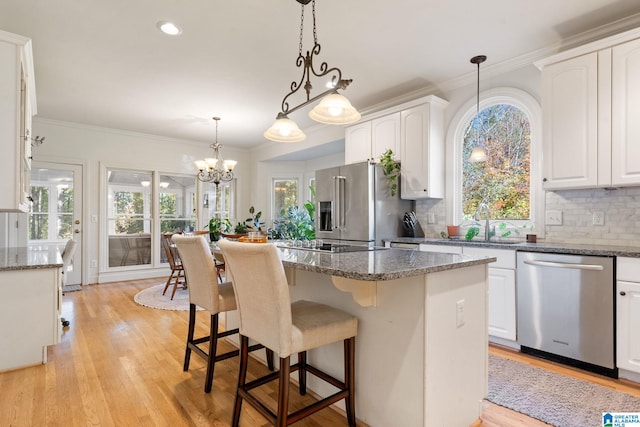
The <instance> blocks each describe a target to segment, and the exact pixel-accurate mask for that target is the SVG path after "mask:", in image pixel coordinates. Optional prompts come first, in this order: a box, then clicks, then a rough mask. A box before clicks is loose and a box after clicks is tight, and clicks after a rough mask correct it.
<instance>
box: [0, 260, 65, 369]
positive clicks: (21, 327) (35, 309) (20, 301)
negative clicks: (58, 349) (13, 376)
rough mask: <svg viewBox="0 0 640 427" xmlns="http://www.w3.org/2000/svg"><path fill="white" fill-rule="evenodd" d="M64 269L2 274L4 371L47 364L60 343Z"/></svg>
mask: <svg viewBox="0 0 640 427" xmlns="http://www.w3.org/2000/svg"><path fill="white" fill-rule="evenodd" d="M61 286H62V285H61V280H60V268H31V269H24V270H6V271H0V293H2V299H1V300H0V323H1V324H2V325H4V326H3V328H2V331H1V332H0V348H2V351H0V371H5V370H9V369H15V368H21V367H26V366H31V365H37V364H41V363H46V362H47V346H49V345H53V344H57V343H58V341H59V340H60V332H61V324H60V313H61V300H62V287H61Z"/></svg>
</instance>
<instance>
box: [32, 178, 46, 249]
mask: <svg viewBox="0 0 640 427" xmlns="http://www.w3.org/2000/svg"><path fill="white" fill-rule="evenodd" d="M31 197H32V198H33V204H32V205H31V213H30V215H29V240H48V239H49V187H47V186H42V185H32V186H31Z"/></svg>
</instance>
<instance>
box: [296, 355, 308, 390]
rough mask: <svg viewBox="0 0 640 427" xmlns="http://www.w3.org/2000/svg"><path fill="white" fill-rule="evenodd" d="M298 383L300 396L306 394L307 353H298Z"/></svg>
mask: <svg viewBox="0 0 640 427" xmlns="http://www.w3.org/2000/svg"><path fill="white" fill-rule="evenodd" d="M298 366H299V367H298V383H299V384H300V394H301V395H302V396H304V395H305V394H307V352H306V351H302V352H300V353H298Z"/></svg>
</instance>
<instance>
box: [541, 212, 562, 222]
mask: <svg viewBox="0 0 640 427" xmlns="http://www.w3.org/2000/svg"><path fill="white" fill-rule="evenodd" d="M545 223H546V225H562V211H547V213H546V216H545Z"/></svg>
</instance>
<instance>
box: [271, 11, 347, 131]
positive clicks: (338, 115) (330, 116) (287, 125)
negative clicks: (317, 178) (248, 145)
mask: <svg viewBox="0 0 640 427" xmlns="http://www.w3.org/2000/svg"><path fill="white" fill-rule="evenodd" d="M296 1H297V2H298V3H300V4H301V5H302V12H301V15H300V43H299V45H298V58H297V59H296V64H297V66H298V67H303V70H302V77H301V78H300V81H298V82H296V81H293V82H291V92H289V93H288V94H287V95H285V97H284V99H283V100H282V111H281V112H279V113H278V115H277V117H276V121H275V122H274V124H273V125H272V126H271V127H270V128H269V129H268V130H267V131H266V132H265V133H264V137H265V138H267V139H268V140H271V141H276V142H300V141H302V140H304V139H305V138H306V135H305V134H304V133H303V132H302V131H301V130H300V128H299V127H298V125H297V124H296V122H294V121H293V120H291V119H290V118H289V117H288V115H289V114H290V113H293V112H294V111H297V110H298V109H300V108H302V107H304V106H306V105H309V104H311V103H312V102H315V101H317V100H319V99H321V98H322V100H321V101H320V103H319V104H318V105H316V106H315V107H314V108H313V109H312V110H311V111H310V112H309V117H311V118H312V119H313V120H315V121H317V122H320V123H325V124H332V125H344V124H349V123H353V122H356V121H358V120H359V119H360V113H358V111H357V110H356V109H355V108H354V107H353V106H352V105H351V103H350V102H349V100H348V99H347V98H345V97H344V96H343V95H340V94H339V93H338V90H344V89H346V88H347V86H349V84H350V83H351V82H352V80H351V79H349V80H345V79H343V78H342V71H340V69H339V68H337V67H333V68H329V66H328V65H327V63H326V62H322V63H321V64H320V68H319V70H316V69H315V68H314V66H313V59H314V57H315V56H316V55H319V54H320V44H319V43H318V36H317V33H316V1H315V0H296ZM309 3H311V7H312V14H313V49H312V50H311V51H307V52H306V55H305V56H303V55H302V39H303V32H304V31H303V30H304V6H305V5H307V4H309ZM312 74H313V75H314V76H316V77H318V78H322V77H325V76H331V83H330V88H329V89H328V90H326V91H324V92H322V93H321V94H319V95H316V96H314V97H311V89H312V88H313V87H312V85H311V75H312ZM303 87H304V91H305V92H306V94H307V100H306V101H304V102H303V103H301V104H299V105H297V106H295V107H291V106H290V105H289V101H288V99H289V97H290V96H291V95H293V94H294V93H296V92H298V91H299V90H300V88H303Z"/></svg>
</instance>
